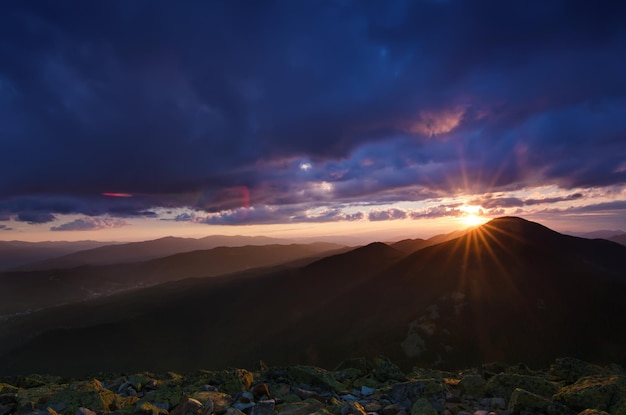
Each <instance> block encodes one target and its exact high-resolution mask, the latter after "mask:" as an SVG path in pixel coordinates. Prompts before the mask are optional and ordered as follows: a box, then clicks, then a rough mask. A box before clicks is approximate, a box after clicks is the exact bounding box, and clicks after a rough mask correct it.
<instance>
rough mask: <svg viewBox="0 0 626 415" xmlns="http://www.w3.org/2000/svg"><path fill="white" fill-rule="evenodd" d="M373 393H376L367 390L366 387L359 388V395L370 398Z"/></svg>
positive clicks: (374, 390)
mask: <svg viewBox="0 0 626 415" xmlns="http://www.w3.org/2000/svg"><path fill="white" fill-rule="evenodd" d="M374 392H376V389H375V388H369V387H367V386H365V385H364V386H361V395H363V396H370V395H373V394H374Z"/></svg>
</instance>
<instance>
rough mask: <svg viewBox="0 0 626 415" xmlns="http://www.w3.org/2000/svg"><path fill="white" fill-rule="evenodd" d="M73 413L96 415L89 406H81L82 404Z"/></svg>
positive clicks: (77, 414) (75, 414)
mask: <svg viewBox="0 0 626 415" xmlns="http://www.w3.org/2000/svg"><path fill="white" fill-rule="evenodd" d="M74 415H96V413H95V412H94V411H92V410H91V409H89V408H83V407H82V406H81V407H80V408H78V409H77V410H76V412H75V413H74Z"/></svg>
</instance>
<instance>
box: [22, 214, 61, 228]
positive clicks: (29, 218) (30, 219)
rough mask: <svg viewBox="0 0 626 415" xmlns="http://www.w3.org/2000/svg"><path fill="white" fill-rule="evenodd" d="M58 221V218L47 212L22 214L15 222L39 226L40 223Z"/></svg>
mask: <svg viewBox="0 0 626 415" xmlns="http://www.w3.org/2000/svg"><path fill="white" fill-rule="evenodd" d="M55 219H56V217H55V216H54V215H52V214H50V213H45V212H28V211H26V212H20V213H19V214H18V215H17V216H16V217H15V220H16V221H18V222H26V223H29V224H31V225H35V224H39V223H48V222H52V221H54V220H55Z"/></svg>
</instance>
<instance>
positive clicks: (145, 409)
mask: <svg viewBox="0 0 626 415" xmlns="http://www.w3.org/2000/svg"><path fill="white" fill-rule="evenodd" d="M133 414H135V415H168V412H167V409H164V408H159V407H158V406H156V405H153V404H151V403H150V402H146V401H142V402H138V403H137V405H136V406H135V410H134V411H133Z"/></svg>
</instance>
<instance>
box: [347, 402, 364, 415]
mask: <svg viewBox="0 0 626 415" xmlns="http://www.w3.org/2000/svg"><path fill="white" fill-rule="evenodd" d="M341 415H367V413H366V412H365V408H363V405H361V404H360V403H358V402H348V403H347V404H346V405H344V406H343V407H342V408H341Z"/></svg>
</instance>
